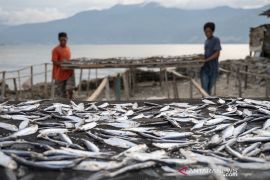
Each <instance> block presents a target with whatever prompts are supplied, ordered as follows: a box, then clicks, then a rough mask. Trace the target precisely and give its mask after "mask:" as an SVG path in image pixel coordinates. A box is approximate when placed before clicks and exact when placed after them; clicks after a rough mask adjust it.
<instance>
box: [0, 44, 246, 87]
mask: <svg viewBox="0 0 270 180" xmlns="http://www.w3.org/2000/svg"><path fill="white" fill-rule="evenodd" d="M70 47H71V50H72V58H77V57H89V58H108V57H148V56H177V55H187V54H198V53H203V45H202V44H179V45H70ZM52 48H53V46H50V45H4V46H0V71H3V70H6V71H7V70H15V69H18V68H22V67H25V66H28V65H32V64H40V63H44V62H50V59H51V58H50V56H51V49H52ZM222 48H223V50H222V53H221V58H220V60H225V59H240V58H245V57H246V56H247V55H248V54H249V47H248V45H247V44H223V45H222ZM42 70H43V69H38V68H34V71H35V72H34V73H36V72H41V71H42ZM119 71H120V70H118V69H114V70H98V76H104V75H107V74H110V73H112V72H119ZM24 73H25V74H27V73H28V74H29V70H26V71H25V72H23V73H22V74H24ZM78 74H79V73H78V72H76V75H77V76H78ZM87 74H88V72H86V71H85V72H84V73H83V76H84V77H85V78H86V77H87ZM7 76H14V75H11V74H8V75H7ZM91 77H93V78H94V77H95V71H93V72H92V73H91ZM42 79H44V76H43V75H37V76H35V78H34V81H35V82H38V81H42Z"/></svg>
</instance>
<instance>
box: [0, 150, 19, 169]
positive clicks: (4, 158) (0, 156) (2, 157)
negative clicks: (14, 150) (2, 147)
mask: <svg viewBox="0 0 270 180" xmlns="http://www.w3.org/2000/svg"><path fill="white" fill-rule="evenodd" d="M0 166H2V167H5V168H8V169H17V163H16V162H15V161H14V160H13V159H12V158H11V157H10V156H8V155H6V154H5V153H3V152H2V151H0Z"/></svg>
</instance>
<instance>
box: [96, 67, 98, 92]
mask: <svg viewBox="0 0 270 180" xmlns="http://www.w3.org/2000/svg"><path fill="white" fill-rule="evenodd" d="M97 71H98V70H97V69H96V88H97V86H98V82H97V76H98V72H97Z"/></svg>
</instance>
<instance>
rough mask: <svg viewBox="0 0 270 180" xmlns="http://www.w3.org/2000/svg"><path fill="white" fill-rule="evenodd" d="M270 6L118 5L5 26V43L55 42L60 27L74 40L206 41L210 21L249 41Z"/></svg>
mask: <svg viewBox="0 0 270 180" xmlns="http://www.w3.org/2000/svg"><path fill="white" fill-rule="evenodd" d="M267 8H270V6H268V7H264V8H258V9H234V8H230V7H218V8H213V9H204V10H183V9H177V8H166V7H162V6H160V5H158V4H154V3H150V4H147V5H117V6H114V7H112V8H110V9H106V10H101V11H97V10H91V11H84V12H81V13H78V14H76V15H74V16H72V17H69V18H67V19H61V20H56V21H51V22H46V23H34V24H24V25H18V26H11V27H8V28H7V27H5V28H1V27H0V44H1V43H46V44H48V43H54V42H56V36H57V33H58V32H59V31H66V32H68V34H69V36H70V41H71V43H88V44H113V43H115V44H117V43H201V42H203V41H204V35H203V32H202V26H203V24H204V23H205V22H207V21H214V22H215V23H216V25H217V35H218V36H219V37H220V38H221V40H222V42H224V43H247V42H248V39H249V38H248V35H249V29H250V27H252V26H257V25H260V24H264V23H267V22H268V23H269V18H268V19H267V18H266V17H262V16H259V15H258V14H259V13H261V12H262V11H263V10H265V9H267Z"/></svg>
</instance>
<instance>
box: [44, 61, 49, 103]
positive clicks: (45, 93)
mask: <svg viewBox="0 0 270 180" xmlns="http://www.w3.org/2000/svg"><path fill="white" fill-rule="evenodd" d="M44 65H45V69H44V70H45V80H44V83H45V84H44V97H45V98H47V97H48V64H47V63H45V64H44Z"/></svg>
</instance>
